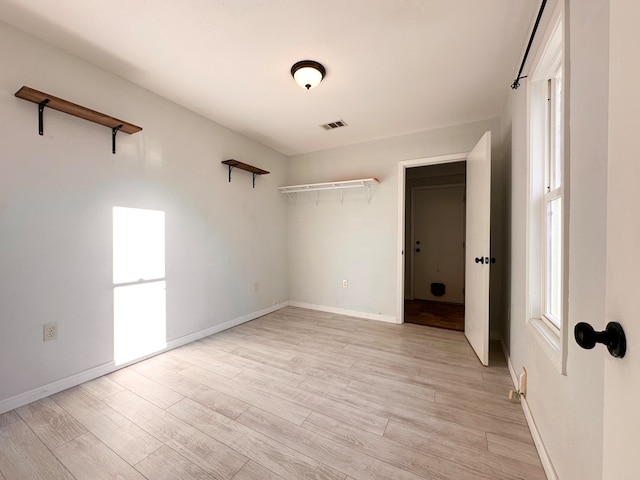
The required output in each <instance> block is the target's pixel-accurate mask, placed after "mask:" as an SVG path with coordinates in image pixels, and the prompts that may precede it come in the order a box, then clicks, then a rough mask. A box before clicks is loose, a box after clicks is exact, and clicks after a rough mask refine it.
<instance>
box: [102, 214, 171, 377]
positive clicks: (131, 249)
mask: <svg viewBox="0 0 640 480" xmlns="http://www.w3.org/2000/svg"><path fill="white" fill-rule="evenodd" d="M113 287H114V290H113V306H114V308H113V331H114V361H115V364H116V365H121V364H123V363H126V362H129V361H132V360H135V359H137V358H141V357H143V356H145V355H148V354H150V353H153V352H156V351H159V350H162V349H163V348H165V347H166V345H167V341H166V338H167V333H166V332H167V326H166V325H167V321H166V320H167V319H166V279H165V214H164V212H163V211H158V210H143V209H139V208H125V207H114V208H113Z"/></svg>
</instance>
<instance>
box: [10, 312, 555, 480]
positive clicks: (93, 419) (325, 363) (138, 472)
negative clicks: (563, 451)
mask: <svg viewBox="0 0 640 480" xmlns="http://www.w3.org/2000/svg"><path fill="white" fill-rule="evenodd" d="M510 386H511V383H510V378H509V374H508V370H507V367H506V363H505V360H504V357H503V356H502V353H501V352H500V351H499V350H496V349H493V350H492V353H491V366H490V367H488V368H486V367H482V366H481V365H480V363H479V362H478V360H477V358H476V356H475V354H474V353H473V351H472V350H471V348H470V347H469V345H468V343H467V342H466V340H465V338H464V335H463V334H462V333H460V332H454V331H447V330H442V329H436V328H431V327H425V326H421V325H413V324H404V325H391V324H386V323H380V322H375V321H369V320H362V319H356V318H351V317H344V316H340V315H334V314H329V313H322V312H314V311H310V310H304V309H299V308H293V307H287V308H284V309H282V310H279V311H277V312H274V313H272V314H270V315H266V316H264V317H261V318H259V319H256V320H254V321H252V322H249V323H245V324H243V325H241V326H239V327H236V328H233V329H230V330H227V331H225V332H221V333H219V334H216V335H212V336H210V337H207V338H205V339H202V340H200V341H197V342H194V343H192V344H190V345H186V346H184V347H181V348H179V349H176V350H173V351H170V352H167V353H164V354H162V355H158V356H156V357H154V358H152V359H149V360H146V361H143V362H140V363H138V364H136V365H133V366H130V367H128V368H125V369H122V370H119V371H117V372H114V373H112V374H110V375H107V376H105V377H101V378H98V379H96V380H93V381H91V382H87V383H85V384H83V385H79V386H77V387H74V388H71V389H69V390H66V391H64V392H61V393H58V394H56V395H53V396H51V397H48V398H45V399H42V400H39V401H37V402H33V403H31V404H29V405H25V406H24V407H21V408H18V409H16V410H14V411H12V412H8V413H5V414H3V415H0V479H2V480H5V479H6V480H13V479H47V480H52V479H74V478H75V479H78V480H82V479H92V480H94V479H98V480H99V479H132V480H139V479H148V480H169V479H186V480H189V479H197V480H202V479H220V480H255V479H259V480H282V479H291V480H299V479H305V478H307V479H318V480H322V479H325V480H372V479H394V480H396V479H400V480H402V479H406V480H421V479H429V480H467V479H469V480H471V479H473V480H478V479H485V480H518V479H520V480H544V479H545V478H546V477H545V475H544V472H543V470H542V467H541V465H540V460H539V458H538V455H537V452H536V449H535V446H534V445H533V441H532V439H531V435H530V433H529V430H528V428H527V424H526V421H525V418H524V415H523V413H522V409H521V407H520V405H519V404H517V403H512V402H510V401H509V400H507V391H508V389H509V388H510Z"/></svg>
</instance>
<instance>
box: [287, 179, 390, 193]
mask: <svg viewBox="0 0 640 480" xmlns="http://www.w3.org/2000/svg"><path fill="white" fill-rule="evenodd" d="M378 183H380V180H378V179H377V178H375V177H372V178H361V179H358V180H341V181H338V182H326V183H308V184H306V185H290V186H287V187H278V190H280V192H281V193H298V192H319V191H321V190H342V189H345V188H371V186H372V185H375V184H378Z"/></svg>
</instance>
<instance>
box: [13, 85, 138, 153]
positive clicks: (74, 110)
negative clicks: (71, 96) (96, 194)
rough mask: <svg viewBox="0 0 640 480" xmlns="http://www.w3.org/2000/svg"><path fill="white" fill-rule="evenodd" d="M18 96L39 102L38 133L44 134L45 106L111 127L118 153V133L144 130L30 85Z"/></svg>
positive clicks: (17, 93) (113, 143)
mask: <svg viewBox="0 0 640 480" xmlns="http://www.w3.org/2000/svg"><path fill="white" fill-rule="evenodd" d="M16 97H18V98H22V99H23V100H28V101H30V102H33V103H37V104H38V127H39V129H38V133H40V135H42V134H43V118H42V113H43V111H44V108H45V107H49V108H53V109H54V110H58V111H59V112H63V113H67V114H69V115H73V116H74V117H78V118H82V119H84V120H89V121H90V122H94V123H97V124H99V125H104V126H105V127H109V128H111V137H112V151H113V153H116V143H115V142H116V133H118V132H124V133H136V132H139V131H140V130H142V127H139V126H137V125H134V124H133V123H129V122H125V121H124V120H119V119H117V118H115V117H111V116H109V115H105V114H104V113H100V112H96V111H95V110H91V109H90V108H86V107H82V106H80V105H77V104H75V103H72V102H69V101H67V100H63V99H62V98H58V97H55V96H53V95H49V94H48V93H44V92H40V91H38V90H35V89H33V88H30V87H26V86H23V87H22V88H20V90H18V91H17V92H16Z"/></svg>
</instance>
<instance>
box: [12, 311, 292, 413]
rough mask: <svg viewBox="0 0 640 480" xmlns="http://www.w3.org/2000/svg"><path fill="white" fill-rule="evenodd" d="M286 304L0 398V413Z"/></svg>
mask: <svg viewBox="0 0 640 480" xmlns="http://www.w3.org/2000/svg"><path fill="white" fill-rule="evenodd" d="M287 305H289V302H282V303H279V304H277V305H273V306H271V307H268V308H265V309H262V310H259V311H257V312H252V313H249V314H247V315H243V316H242V317H238V318H234V319H233V320H229V321H228V322H224V323H221V324H219V325H214V326H213V327H210V328H206V329H204V330H200V331H199V332H195V333H191V334H189V335H185V336H184V337H180V338H177V339H175V340H171V341H170V342H168V343H167V346H166V347H165V348H163V349H162V350H158V351H157V352H153V353H152V354H150V355H146V356H144V357H142V358H137V359H136V360H134V361H131V362H127V363H123V364H121V365H117V366H116V364H115V363H114V362H113V361H111V362H108V363H105V364H103V365H98V366H97V367H93V368H90V369H88V370H85V371H84V372H80V373H77V374H75V375H71V376H69V377H66V378H62V379H60V380H56V381H55V382H52V383H49V384H47V385H44V386H42V387H38V388H34V389H33V390H29V391H28V392H24V393H19V394H18V395H14V396H13V397H9V398H7V399H5V400H1V401H0V414H3V413H5V412H8V411H10V410H13V409H15V408H18V407H21V406H23V405H26V404H28V403H31V402H35V401H36V400H40V399H41V398H45V397H48V396H49V395H53V394H54V393H58V392H61V391H63V390H66V389H67V388H71V387H75V386H76V385H80V384H81V383H84V382H88V381H89V380H93V379H94V378H98V377H101V376H103V375H106V374H108V373H111V372H115V371H116V370H119V369H121V368H124V367H127V366H129V365H133V364H134V363H137V362H140V361H142V360H146V359H147V358H151V357H154V356H156V355H158V354H160V353H164V352H166V351H168V350H173V349H174V348H177V347H180V346H182V345H186V344H187V343H191V342H195V341H196V340H200V339H201V338H204V337H208V336H209V335H213V334H214V333H218V332H221V331H223V330H227V329H229V328H231V327H235V326H237V325H240V324H242V323H245V322H248V321H250V320H254V319H256V318H258V317H262V316H263V315H267V314H269V313H271V312H275V311H276V310H280V309H281V308H284V307H286V306H287Z"/></svg>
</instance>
